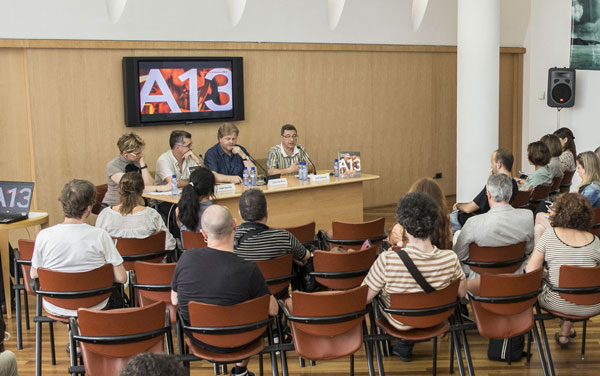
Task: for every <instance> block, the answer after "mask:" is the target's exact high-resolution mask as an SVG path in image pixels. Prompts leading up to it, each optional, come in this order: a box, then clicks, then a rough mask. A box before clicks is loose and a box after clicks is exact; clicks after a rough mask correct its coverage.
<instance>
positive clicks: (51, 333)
mask: <svg viewBox="0 0 600 376" xmlns="http://www.w3.org/2000/svg"><path fill="white" fill-rule="evenodd" d="M48 324H50V355H51V356H52V365H53V366H55V365H56V350H55V348H54V323H53V322H52V321H50V322H49V323H48Z"/></svg>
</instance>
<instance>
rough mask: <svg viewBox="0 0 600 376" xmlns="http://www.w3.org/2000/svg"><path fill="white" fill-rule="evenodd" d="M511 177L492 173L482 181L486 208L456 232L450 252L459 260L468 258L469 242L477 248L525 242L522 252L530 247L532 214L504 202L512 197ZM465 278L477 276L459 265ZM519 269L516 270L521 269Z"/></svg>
mask: <svg viewBox="0 0 600 376" xmlns="http://www.w3.org/2000/svg"><path fill="white" fill-rule="evenodd" d="M513 181H514V180H513V179H512V178H511V177H509V176H506V175H505V174H493V175H491V176H490V177H489V178H488V181H487V184H486V195H487V199H488V201H489V206H490V210H489V211H488V212H487V213H484V214H481V215H477V216H475V217H472V218H471V219H469V220H468V221H467V223H465V225H464V226H463V228H462V230H460V233H459V235H458V239H457V240H456V244H455V245H454V252H456V254H457V255H458V258H459V260H461V261H464V260H467V259H468V258H469V244H471V243H475V244H477V245H478V246H480V247H501V246H505V245H511V244H517V243H520V242H527V244H526V246H525V253H526V254H527V255H529V254H530V253H531V250H532V249H533V214H532V213H531V210H529V209H515V208H513V207H512V206H511V205H510V204H509V203H508V201H509V200H510V197H511V196H512V191H513V186H512V182H513ZM462 268H463V271H464V272H465V275H466V276H467V279H474V278H477V277H479V274H477V273H475V272H474V271H472V270H471V269H470V268H469V266H467V265H464V264H463V266H462ZM522 270H523V269H522V268H521V269H519V270H518V271H517V272H520V271H522Z"/></svg>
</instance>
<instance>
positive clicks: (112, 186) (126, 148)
mask: <svg viewBox="0 0 600 376" xmlns="http://www.w3.org/2000/svg"><path fill="white" fill-rule="evenodd" d="M144 146H146V143H145V142H144V140H142V138H141V137H140V136H138V135H137V134H135V133H126V134H124V135H122V136H121V137H119V140H118V141H117V147H118V148H119V152H120V154H119V155H118V156H117V157H116V158H115V159H113V160H111V161H110V162H108V164H107V165H106V181H107V185H108V189H107V191H106V194H105V195H104V199H103V200H102V206H103V208H106V207H109V206H115V205H118V204H119V193H118V191H119V181H121V177H123V175H124V174H125V173H126V172H137V173H139V174H141V176H142V178H143V181H144V188H143V190H144V192H166V191H169V190H170V189H171V186H170V185H169V184H165V185H154V178H153V177H152V175H151V174H150V171H148V165H147V164H146V162H145V161H144Z"/></svg>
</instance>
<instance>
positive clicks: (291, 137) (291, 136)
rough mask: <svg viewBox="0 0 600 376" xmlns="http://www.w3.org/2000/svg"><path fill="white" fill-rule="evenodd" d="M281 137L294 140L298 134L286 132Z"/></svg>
mask: <svg viewBox="0 0 600 376" xmlns="http://www.w3.org/2000/svg"><path fill="white" fill-rule="evenodd" d="M281 137H283V138H285V139H286V140H290V139H293V140H296V139H298V135H297V134H291V135H290V134H288V135H286V136H281Z"/></svg>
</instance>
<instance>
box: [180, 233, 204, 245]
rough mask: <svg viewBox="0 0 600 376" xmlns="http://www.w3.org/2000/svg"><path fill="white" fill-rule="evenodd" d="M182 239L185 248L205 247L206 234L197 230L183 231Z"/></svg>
mask: <svg viewBox="0 0 600 376" xmlns="http://www.w3.org/2000/svg"><path fill="white" fill-rule="evenodd" d="M181 240H182V242H183V247H184V248H185V249H192V248H204V247H206V241H205V240H204V235H202V234H201V233H197V232H191V231H181Z"/></svg>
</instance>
